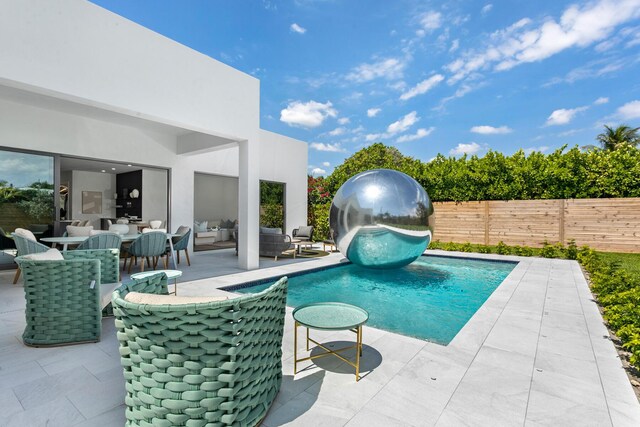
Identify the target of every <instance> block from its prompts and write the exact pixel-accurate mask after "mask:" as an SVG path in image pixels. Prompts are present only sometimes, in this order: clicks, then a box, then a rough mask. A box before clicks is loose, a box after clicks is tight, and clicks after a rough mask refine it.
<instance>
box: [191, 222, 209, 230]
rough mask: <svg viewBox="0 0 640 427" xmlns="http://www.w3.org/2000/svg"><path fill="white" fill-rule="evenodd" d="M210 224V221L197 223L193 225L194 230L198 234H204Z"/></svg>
mask: <svg viewBox="0 0 640 427" xmlns="http://www.w3.org/2000/svg"><path fill="white" fill-rule="evenodd" d="M208 224H209V222H208V221H195V222H194V223H193V229H194V230H195V231H196V232H204V231H207V226H208Z"/></svg>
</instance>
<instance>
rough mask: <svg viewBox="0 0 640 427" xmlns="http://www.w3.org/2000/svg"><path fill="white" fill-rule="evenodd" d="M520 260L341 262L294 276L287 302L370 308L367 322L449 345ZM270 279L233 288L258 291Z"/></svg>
mask: <svg viewBox="0 0 640 427" xmlns="http://www.w3.org/2000/svg"><path fill="white" fill-rule="evenodd" d="M516 264H517V263H514V262H497V261H484V260H477V259H467V258H453V257H442V256H421V257H420V258H418V259H417V260H416V261H414V262H413V263H411V264H409V265H407V266H405V267H402V268H399V269H393V270H371V269H366V268H363V267H359V266H357V265H355V264H347V265H341V266H337V267H332V268H327V269H324V270H319V271H314V272H310V273H304V274H300V275H297V276H293V277H290V278H289V291H288V294H287V305H289V306H291V307H297V306H299V305H302V304H307V303H312V302H320V301H338V302H344V303H348V304H353V305H357V306H359V307H362V308H364V309H365V310H367V311H368V312H369V321H368V322H367V325H368V326H373V327H375V328H379V329H383V330H386V331H391V332H395V333H399V334H402V335H408V336H412V337H415V338H420V339H425V340H429V341H433V342H436V343H439V344H444V345H446V344H448V343H449V342H450V341H451V340H452V339H453V337H455V336H456V334H457V333H458V332H459V331H460V329H462V327H463V326H464V325H465V324H466V323H467V321H469V319H470V318H471V317H472V316H473V314H474V313H475V312H476V311H477V310H478V308H480V306H482V304H483V303H484V302H485V301H486V300H487V298H489V296H490V295H491V293H492V292H493V291H494V290H495V289H496V288H497V287H498V285H500V283H502V281H503V280H504V279H505V278H506V277H507V275H508V274H509V273H510V272H511V270H513V268H514V267H515V266H516ZM271 283H272V282H268V283H262V284H258V285H255V286H245V287H242V288H236V289H235V290H234V291H235V292H241V293H249V292H259V291H261V290H263V289H266V288H268V287H269V286H270V285H271ZM234 288H235V287H234Z"/></svg>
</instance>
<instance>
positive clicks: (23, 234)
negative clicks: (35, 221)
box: [14, 228, 37, 241]
mask: <svg viewBox="0 0 640 427" xmlns="http://www.w3.org/2000/svg"><path fill="white" fill-rule="evenodd" d="M14 233H15V234H16V235H18V236H20V237H24V238H25V239H29V240H33V241H37V240H36V236H35V235H34V234H33V233H32V232H31V230H27V229H26V228H16V231H14Z"/></svg>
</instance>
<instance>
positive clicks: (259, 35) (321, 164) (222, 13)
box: [94, 0, 640, 175]
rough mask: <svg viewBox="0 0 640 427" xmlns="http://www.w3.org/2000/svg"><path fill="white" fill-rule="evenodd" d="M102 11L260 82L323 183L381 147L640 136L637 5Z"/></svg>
mask: <svg viewBox="0 0 640 427" xmlns="http://www.w3.org/2000/svg"><path fill="white" fill-rule="evenodd" d="M94 3H96V4H98V5H101V6H103V7H105V8H107V9H109V10H111V11H113V12H115V13H118V14H120V15H122V16H124V17H126V18H128V19H131V20H132V21H135V22H137V23H139V24H141V25H144V26H145V27H148V28H150V29H152V30H154V31H156V32H158V33H161V34H163V35H165V36H167V37H170V38H172V39H174V40H176V41H178V42H180V43H183V44H185V45H187V46H189V47H191V48H193V49H196V50H198V51H200V52H202V53H204V54H206V55H209V56H211V57H212V58H215V59H217V60H220V61H222V62H224V63H226V64H229V65H231V66H233V67H235V68H237V69H239V70H241V71H244V72H246V73H249V74H252V75H254V76H255V77H257V78H259V79H260V82H261V83H260V85H261V127H262V128H263V129H267V130H270V131H273V132H278V133H282V134H284V135H288V136H291V137H294V138H298V139H301V140H303V141H307V142H308V143H309V172H310V173H313V174H315V175H324V174H329V173H331V171H332V170H333V168H334V167H335V166H336V165H339V164H340V163H342V161H343V160H344V159H345V158H346V157H348V156H350V155H351V154H353V153H355V152H356V151H358V150H359V149H361V148H363V147H365V146H367V145H369V144H371V143H373V142H377V141H381V142H384V143H385V144H388V145H392V146H396V147H397V148H398V149H399V150H400V151H401V152H402V153H403V154H406V155H410V156H413V157H416V158H418V159H421V160H423V161H428V160H430V159H432V158H433V157H435V156H436V154H438V153H442V154H445V155H455V156H459V155H461V154H462V153H469V154H478V155H483V154H484V153H486V151H487V150H489V149H492V150H496V151H501V152H503V153H505V154H511V153H513V152H515V151H517V150H518V149H521V148H522V149H525V150H527V151H531V150H539V151H543V152H546V153H548V152H550V151H552V150H554V149H555V148H558V147H561V146H562V145H564V144H568V145H569V146H574V145H578V146H583V145H587V144H594V143H595V140H594V138H595V136H596V135H597V134H598V133H600V132H601V129H602V125H603V124H610V125H617V124H621V123H624V124H628V125H631V126H633V127H638V126H640V78H639V77H638V76H640V0H595V1H559V0H554V1H546V0H537V1H530V0H526V1H525V0H505V1H487V2H478V1H455V0H453V1H448V2H446V4H443V2H436V1H431V2H430V1H405V0H394V1H389V0H349V1H347V0H342V1H340V0H284V1H267V0H263V1H259V0H239V1H231V0H228V1H207V0H198V1H196V0H189V1H180V2H178V1H170V0H137V1H128V0H94Z"/></svg>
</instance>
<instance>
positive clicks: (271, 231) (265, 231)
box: [260, 227, 282, 234]
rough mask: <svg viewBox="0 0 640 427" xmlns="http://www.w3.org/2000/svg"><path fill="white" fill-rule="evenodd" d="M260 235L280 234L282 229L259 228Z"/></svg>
mask: <svg viewBox="0 0 640 427" xmlns="http://www.w3.org/2000/svg"><path fill="white" fill-rule="evenodd" d="M260 233H262V234H282V229H281V228H269V227H260Z"/></svg>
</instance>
